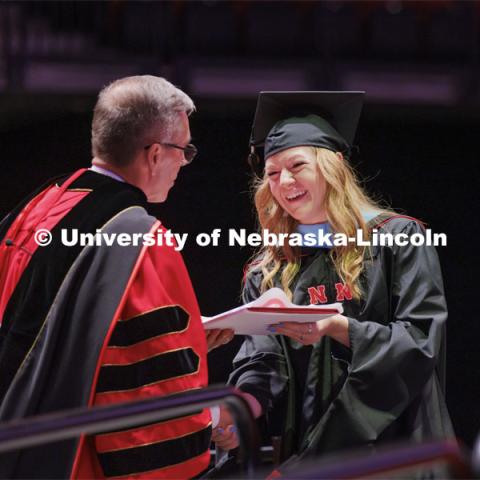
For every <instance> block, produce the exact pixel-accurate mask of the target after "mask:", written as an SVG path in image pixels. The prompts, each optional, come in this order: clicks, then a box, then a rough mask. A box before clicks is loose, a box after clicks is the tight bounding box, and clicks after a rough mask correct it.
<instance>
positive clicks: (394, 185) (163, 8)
mask: <svg viewBox="0 0 480 480" xmlns="http://www.w3.org/2000/svg"><path fill="white" fill-rule="evenodd" d="M40 3H42V4H43V5H40V4H38V3H33V2H32V3H28V2H22V3H17V2H6V3H5V4H3V5H1V6H0V21H1V30H0V34H1V41H2V43H1V44H2V52H3V56H2V61H1V64H0V66H1V67H2V77H0V86H1V94H0V158H1V161H2V174H1V183H0V188H1V190H0V216H3V215H4V214H6V213H7V212H8V211H9V210H10V209H11V208H12V207H13V206H14V205H15V204H16V203H17V202H18V201H19V200H20V199H21V198H22V197H23V196H24V195H25V194H27V193H28V192H30V191H31V190H32V189H34V188H36V187H37V186H38V185H39V183H41V182H43V181H44V180H46V179H47V178H48V177H51V176H54V175H57V174H59V173H62V172H68V171H72V170H74V169H76V168H80V167H84V166H88V164H89V161H90V141H89V136H90V121H91V110H92V108H93V105H94V103H95V96H96V93H97V92H98V90H99V89H100V88H101V86H102V85H104V84H106V83H107V82H108V81H109V80H112V79H115V78H119V77H121V76H126V75H130V74H141V73H151V74H158V75H162V76H165V77H167V78H168V79H170V80H172V81H174V82H175V83H176V84H178V85H179V86H180V87H181V88H184V89H185V90H186V91H187V93H189V94H190V95H191V96H192V97H193V99H194V101H195V102H196V104H197V109H198V112H197V113H195V114H194V115H193V116H192V118H191V130H192V135H193V141H194V143H195V144H196V145H197V146H198V147H199V150H200V154H199V156H198V157H197V158H196V159H195V161H194V162H193V163H192V165H190V166H188V167H187V168H185V169H183V170H182V172H181V175H180V176H179V178H178V179H177V182H176V185H175V187H174V189H173V190H172V191H171V192H170V195H169V198H168V201H167V202H166V204H162V205H158V206H153V207H152V211H153V212H154V213H155V214H156V215H157V216H158V217H159V218H160V219H161V220H162V221H163V222H164V223H165V224H166V225H167V226H169V227H170V228H171V229H172V230H173V231H175V232H187V233H189V240H188V242H187V246H186V248H185V250H184V251H183V255H184V258H185V261H186V264H187V267H188V269H189V271H190V274H191V278H192V282H193V284H194V287H195V290H196V293H197V296H198V300H199V303H200V307H201V311H202V313H203V314H204V315H213V314H216V313H219V312H221V311H223V310H225V309H228V308H231V307H234V306H237V305H238V304H239V295H240V290H241V278H242V269H243V265H244V264H245V262H246V261H247V260H248V258H249V257H250V255H251V254H252V251H251V250H250V249H248V248H238V247H228V246H226V242H225V241H224V242H223V245H221V246H220V247H217V248H212V247H205V248H201V247H198V246H197V245H196V243H195V242H194V236H195V235H196V234H197V233H200V232H210V231H211V230H212V229H213V228H221V229H222V232H223V238H226V234H227V231H228V229H229V228H235V229H239V228H246V229H247V230H248V231H252V232H253V231H255V224H254V216H253V211H252V206H251V202H250V193H249V175H248V168H247V165H246V160H245V159H246V155H247V153H248V138H249V131H250V125H251V121H252V117H253V112H254V108H255V102H256V93H257V92H258V91H259V90H261V89H286V90H287V89H296V88H298V89H317V90H335V89H339V90H340V89H352V90H353V89H355V90H357V89H358V90H361V89H365V90H367V101H366V105H365V107H364V110H363V114H362V118H361V123H360V126H359V129H358V132H357V143H358V145H359V146H360V155H359V156H357V157H356V158H355V159H354V164H355V167H356V169H357V171H358V172H359V173H360V175H361V177H362V178H363V179H364V180H365V185H366V187H367V189H368V190H369V192H372V193H373V194H374V195H376V196H378V197H381V198H383V199H385V200H386V201H387V202H388V203H389V204H390V205H391V206H392V207H393V208H394V209H397V210H398V211H400V212H405V213H407V214H408V215H411V216H414V217H417V218H419V219H421V220H423V221H425V222H427V223H428V225H429V227H431V228H432V229H433V230H434V231H435V232H444V233H446V234H447V236H448V246H447V247H443V248H439V249H438V253H439V256H440V260H441V263H442V268H443V274H444V281H445V288H446V294H447V301H448V305H449V311H450V318H449V323H448V377H447V401H448V406H449V409H450V412H451V414H452V417H453V421H454V424H455V428H456V431H457V434H458V436H459V437H460V438H461V439H462V440H463V441H464V442H466V443H467V444H468V445H471V444H472V442H473V440H474V439H475V437H476V434H477V433H478V430H479V429H480V407H479V399H480V381H479V374H478V372H479V369H480V367H479V365H480V352H479V349H478V347H477V344H478V339H479V338H480V326H479V325H480V324H479V321H478V308H477V305H478V300H477V298H478V295H479V294H478V292H477V291H476V286H477V278H478V271H479V267H480V265H479V261H478V241H477V239H478V236H479V235H480V231H479V227H478V220H477V218H478V214H477V204H478V186H479V182H478V180H479V178H480V176H479V167H478V161H477V142H478V131H479V126H480V115H479V112H480V110H479V108H478V107H479V102H478V99H479V95H478V81H477V80H478V72H477V70H478V29H477V16H478V5H477V3H476V2H448V1H441V2H428V4H427V3H426V2H403V3H402V2H380V1H379V2H200V1H199V2H102V3H98V2H78V3H77V2H62V3H58V2H49V3H45V2H40ZM302 9H306V10H302ZM305 12H306V13H305ZM295 15H299V16H301V15H303V17H302V18H303V20H301V21H300V20H299V21H297V20H295V18H296V17H295ZM229 22H231V23H229ZM302 22H303V23H302ZM292 69H293V70H292ZM292 72H293V73H292ZM299 72H300V73H299ZM239 344H240V339H239V338H236V339H235V340H234V341H233V342H232V343H231V344H229V345H227V346H225V347H221V348H219V349H218V350H216V351H214V352H212V353H211V354H210V356H209V364H210V377H211V381H212V382H223V381H225V379H226V377H227V375H228V371H229V368H230V364H231V359H232V357H233V355H234V354H235V352H236V350H237V349H238V347H239ZM412 374H415V372H412Z"/></svg>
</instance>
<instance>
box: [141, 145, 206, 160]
mask: <svg viewBox="0 0 480 480" xmlns="http://www.w3.org/2000/svg"><path fill="white" fill-rule="evenodd" d="M155 143H158V144H159V145H163V146H164V147H170V148H177V149H178V150H183V156H184V157H185V161H186V162H187V163H192V160H193V159H194V158H195V156H196V155H197V153H198V150H197V147H196V146H195V145H193V144H192V143H189V144H188V145H187V146H186V147H181V146H180V145H175V144H174V143H163V142H153V143H151V144H150V145H145V146H144V147H143V148H144V150H147V149H149V148H150V147H151V146H152V145H155Z"/></svg>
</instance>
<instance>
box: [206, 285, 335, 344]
mask: <svg viewBox="0 0 480 480" xmlns="http://www.w3.org/2000/svg"><path fill="white" fill-rule="evenodd" d="M256 308H264V309H265V308H266V309H268V311H262V312H258V311H254V310H252V309H256ZM337 313H343V307H342V304H341V303H331V304H329V305H295V304H294V303H292V302H291V301H290V300H289V299H288V297H287V296H286V295H285V292H284V291H283V290H281V289H280V288H271V289H270V290H267V291H266V292H265V293H264V294H263V295H261V296H260V297H258V298H257V299H256V300H254V301H253V302H250V303H247V304H245V305H242V306H241V307H237V308H234V309H232V310H228V311H227V312H223V313H220V314H219V315H215V316H214V317H202V322H203V326H204V328H205V329H206V330H210V329H212V328H231V329H233V330H234V331H235V334H236V335H270V334H271V332H269V331H268V330H267V327H268V326H269V325H272V324H274V323H280V322H298V323H308V322H316V321H318V320H323V319H325V318H328V317H331V316H332V315H335V314H337Z"/></svg>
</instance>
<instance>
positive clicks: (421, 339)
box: [229, 216, 453, 460]
mask: <svg viewBox="0 0 480 480" xmlns="http://www.w3.org/2000/svg"><path fill="white" fill-rule="evenodd" d="M369 224H370V225H371V226H377V227H378V230H379V233H382V232H391V233H406V234H408V235H412V234H414V233H422V232H423V227H422V226H421V225H420V224H419V223H418V222H417V221H415V220H414V219H410V218H405V217H401V216H394V217H392V218H385V217H383V216H379V217H377V218H376V219H374V220H373V221H371V222H370V223H369ZM261 279H262V274H261V272H259V271H253V272H252V273H250V274H249V275H248V276H247V280H246V285H245V291H244V301H245V302H250V301H252V300H254V299H255V298H257V297H258V296H259V295H260V288H259V287H260V282H261ZM277 285H278V283H277ZM362 285H363V289H364V295H363V297H362V299H361V301H355V300H352V299H349V297H351V295H349V292H348V290H346V289H345V286H344V285H343V284H342V283H341V281H340V280H339V278H338V276H337V275H336V273H335V270H334V268H333V264H332V262H331V260H330V258H329V251H328V250H327V249H323V248H317V249H310V250H309V251H305V252H304V255H303V256H302V257H301V267H300V271H299V273H298V275H297V276H296V278H295V281H294V283H293V288H292V291H293V302H294V303H295V304H298V305H306V304H310V303H327V302H328V303H332V302H336V301H342V302H343V306H344V315H345V316H347V317H348V321H349V337H350V348H346V347H344V346H343V345H341V344H339V343H337V342H336V341H335V340H333V339H331V338H329V337H324V338H323V339H322V340H321V341H320V342H318V343H316V344H315V345H313V346H307V347H304V346H302V345H300V344H298V343H296V342H295V341H293V340H291V339H289V338H287V337H283V336H275V335H270V336H251V337H246V338H245V341H244V343H243V345H242V347H241V349H240V351H239V352H238V354H237V356H236V358H235V359H234V365H233V372H232V374H231V376H230V379H229V383H231V384H234V385H236V386H237V387H239V388H240V389H241V390H243V391H245V392H248V393H251V394H252V395H254V396H255V397H256V398H257V400H258V401H259V402H260V403H261V405H262V407H263V411H264V412H265V419H266V424H267V426H268V428H269V429H270V433H271V434H276V435H277V434H280V435H282V440H283V444H282V458H283V460H285V459H286V458H288V457H290V456H291V455H292V454H295V453H296V454H300V456H301V457H306V456H309V455H318V454H324V453H328V452H332V451H338V450H341V449H346V448H353V447H364V446H367V447H369V448H372V447H374V446H376V445H379V444H381V443H385V442H390V441H394V440H401V439H410V440H412V441H416V442H420V441H423V440H427V439H432V438H441V437H446V436H451V435H453V431H452V426H451V423H450V419H449V415H448V412H447V409H446V406H445V401H444V387H445V322H446V319H447V308H446V303H445V297H444V292H443V283H442V276H441V271H440V266H439V262H438V258H437V254H436V251H435V249H434V248H433V247H427V246H424V247H414V246H412V245H408V246H403V247H398V246H393V247H373V248H372V251H371V257H370V259H369V260H367V261H366V263H365V269H364V273H363V277H362ZM278 286H279V285H278Z"/></svg>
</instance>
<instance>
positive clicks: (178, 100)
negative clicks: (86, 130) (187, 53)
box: [92, 75, 195, 166]
mask: <svg viewBox="0 0 480 480" xmlns="http://www.w3.org/2000/svg"><path fill="white" fill-rule="evenodd" d="M194 110H195V105H194V104H193V101H192V99H191V98H190V97H189V96H188V95H187V94H186V93H184V92H182V91H181V90H180V89H178V88H177V87H175V86H174V85H172V84H171V83H170V82H168V81H167V80H165V79H164V78H161V77H154V76H152V75H137V76H133V77H125V78H121V79H120V80H116V81H114V82H112V83H111V84H110V85H108V86H107V87H105V88H104V89H103V90H102V91H101V92H100V94H99V96H98V100H97V104H96V105H95V109H94V113H93V121H92V154H93V155H94V156H96V157H99V158H101V159H102V160H104V161H106V162H108V163H111V164H112V165H117V166H125V165H127V164H128V163H129V162H130V161H131V160H132V159H133V158H134V155H135V153H136V152H137V150H138V149H139V148H141V147H143V146H144V145H146V144H147V143H148V142H152V141H153V140H157V141H168V137H169V136H170V135H171V134H172V132H174V131H175V124H176V122H178V120H179V119H178V114H179V113H180V112H185V113H187V115H190V113H191V112H193V111H194ZM159 135H160V136H161V138H158V137H159ZM145 142H146V143H145Z"/></svg>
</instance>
